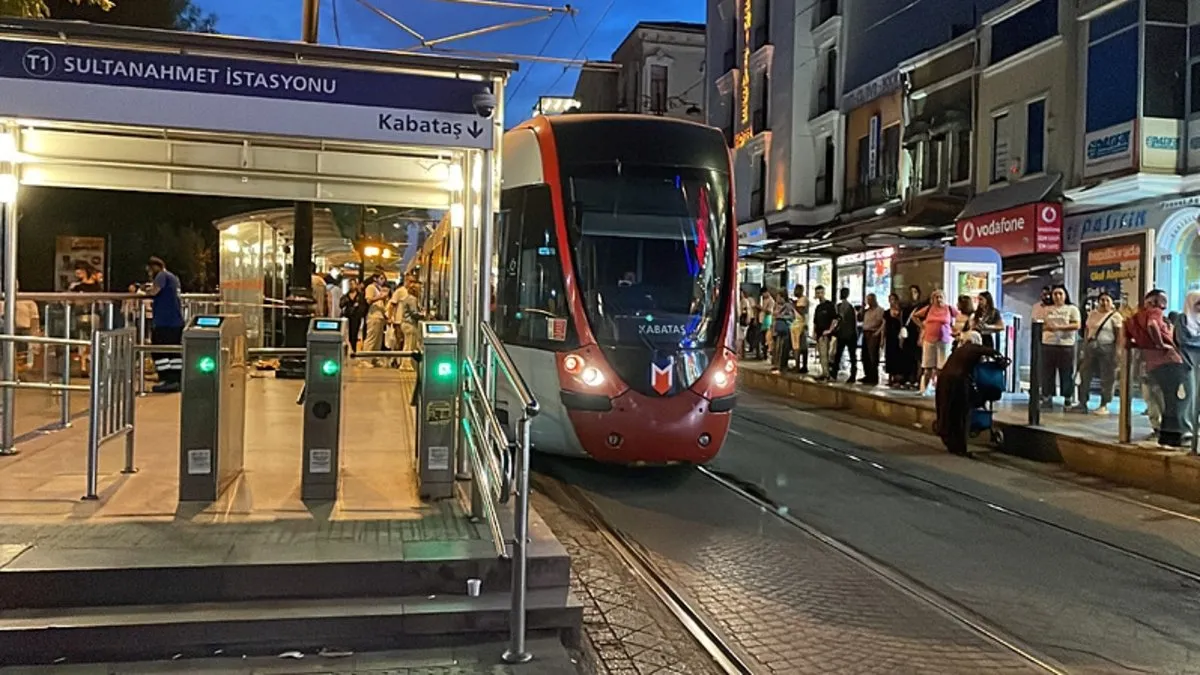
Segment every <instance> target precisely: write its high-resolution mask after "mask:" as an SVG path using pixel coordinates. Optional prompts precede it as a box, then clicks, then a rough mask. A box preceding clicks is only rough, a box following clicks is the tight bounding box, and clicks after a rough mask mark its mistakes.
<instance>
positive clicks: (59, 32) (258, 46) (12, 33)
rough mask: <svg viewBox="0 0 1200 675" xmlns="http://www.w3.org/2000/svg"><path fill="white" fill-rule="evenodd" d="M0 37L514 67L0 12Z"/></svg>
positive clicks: (489, 69)
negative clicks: (19, 16) (1, 16)
mask: <svg viewBox="0 0 1200 675" xmlns="http://www.w3.org/2000/svg"><path fill="white" fill-rule="evenodd" d="M0 39H24V40H44V41H54V42H59V43H66V44H70V43H80V44H83V43H90V44H96V43H104V44H108V45H110V46H120V47H125V48H131V49H137V48H139V47H142V48H145V47H150V48H157V49H170V50H172V51H179V52H189V51H194V52H213V53H216V54H222V55H227V56H250V57H258V58H271V59H291V60H294V61H296V62H304V61H307V62H309V63H310V64H312V65H322V64H323V65H333V66H360V67H362V66H366V67H374V68H379V67H392V68H397V69H409V70H426V71H436V72H443V73H472V74H476V75H481V76H485V77H503V76H506V75H508V74H509V73H512V72H513V71H515V70H517V68H518V66H517V63H516V62H515V61H508V60H504V59H484V58H470V57H463V56H452V55H444V54H415V53H410V52H401V51H395V50H384V49H365V48H360V47H340V46H332V45H319V44H308V43H304V42H291V41H282V40H262V39H258V38H250V37H241V36H234V35H218V34H211V33H191V32H184V31H173V30H163V29H158V28H137V27H132V26H113V25H108V24H98V23H89V22H86V21H53V20H41V19H15V18H7V17H6V18H3V19H0Z"/></svg>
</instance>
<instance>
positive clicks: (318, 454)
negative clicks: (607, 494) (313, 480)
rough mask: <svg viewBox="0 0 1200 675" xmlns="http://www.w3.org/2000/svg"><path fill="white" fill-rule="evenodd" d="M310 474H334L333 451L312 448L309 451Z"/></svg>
mask: <svg viewBox="0 0 1200 675" xmlns="http://www.w3.org/2000/svg"><path fill="white" fill-rule="evenodd" d="M308 472H309V473H332V472H333V450H329V449H327V448H312V449H311V450H309V451H308Z"/></svg>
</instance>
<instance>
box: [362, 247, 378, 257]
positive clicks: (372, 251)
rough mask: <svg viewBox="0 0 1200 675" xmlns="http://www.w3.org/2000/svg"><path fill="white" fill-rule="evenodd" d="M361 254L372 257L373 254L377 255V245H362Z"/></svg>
mask: <svg viewBox="0 0 1200 675" xmlns="http://www.w3.org/2000/svg"><path fill="white" fill-rule="evenodd" d="M363 255H365V256H367V257H368V258H374V257H375V256H377V255H379V247H378V246H364V247H363Z"/></svg>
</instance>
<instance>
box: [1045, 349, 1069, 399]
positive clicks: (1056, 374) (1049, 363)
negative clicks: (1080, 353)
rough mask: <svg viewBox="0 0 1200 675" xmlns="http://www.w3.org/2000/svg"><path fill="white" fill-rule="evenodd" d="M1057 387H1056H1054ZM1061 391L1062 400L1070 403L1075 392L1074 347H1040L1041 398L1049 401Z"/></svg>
mask: <svg viewBox="0 0 1200 675" xmlns="http://www.w3.org/2000/svg"><path fill="white" fill-rule="evenodd" d="M1056 385H1057V386H1056ZM1059 390H1061V391H1062V396H1063V399H1064V400H1065V401H1066V402H1067V403H1070V402H1071V395H1072V394H1073V392H1074V391H1075V347H1074V346H1070V347H1066V346H1062V345H1045V344H1044V345H1042V398H1043V399H1050V398H1054V397H1055V396H1056V395H1058V392H1059Z"/></svg>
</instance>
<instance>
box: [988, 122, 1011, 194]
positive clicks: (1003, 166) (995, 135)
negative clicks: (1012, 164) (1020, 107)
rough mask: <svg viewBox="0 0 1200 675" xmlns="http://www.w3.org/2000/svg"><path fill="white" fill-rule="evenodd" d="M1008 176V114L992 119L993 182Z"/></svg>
mask: <svg viewBox="0 0 1200 675" xmlns="http://www.w3.org/2000/svg"><path fill="white" fill-rule="evenodd" d="M1007 174H1008V113H1005V114H1003V115H997V116H995V117H993V118H992V182H993V183H999V182H1000V181H1002V180H1004V177H1005V176H1006V175H1007Z"/></svg>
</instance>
